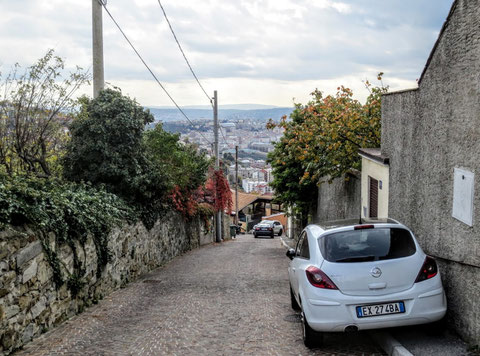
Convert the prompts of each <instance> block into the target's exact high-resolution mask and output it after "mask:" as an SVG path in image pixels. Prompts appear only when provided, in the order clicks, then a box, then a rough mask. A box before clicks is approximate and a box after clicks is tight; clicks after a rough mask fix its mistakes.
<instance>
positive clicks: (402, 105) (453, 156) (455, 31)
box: [382, 0, 480, 343]
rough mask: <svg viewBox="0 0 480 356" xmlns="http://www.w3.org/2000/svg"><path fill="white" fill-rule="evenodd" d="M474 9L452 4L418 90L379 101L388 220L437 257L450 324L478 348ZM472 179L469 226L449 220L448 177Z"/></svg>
mask: <svg viewBox="0 0 480 356" xmlns="http://www.w3.org/2000/svg"><path fill="white" fill-rule="evenodd" d="M479 118H480V6H479V1H470V0H457V1H456V2H455V3H454V7H453V8H452V12H451V13H450V16H449V19H448V21H447V23H446V25H445V27H444V29H443V31H442V33H441V34H440V37H439V40H438V42H437V44H436V46H435V48H434V50H433V52H432V55H431V56H430V58H429V61H428V63H427V67H426V70H425V71H424V73H423V75H422V77H421V80H420V82H419V88H418V89H417V90H411V91H406V92H399V93H392V94H388V95H385V96H384V97H383V99H382V154H383V155H385V156H387V157H389V158H390V200H389V214H390V216H391V217H392V218H394V219H398V220H400V221H401V222H403V223H405V224H406V225H407V226H409V227H410V228H411V229H412V230H413V232H414V233H415V234H416V236H417V237H418V239H419V242H420V244H421V245H422V247H423V249H424V250H425V252H426V253H428V254H431V255H433V256H436V257H438V260H439V261H440V267H441V268H442V275H443V281H444V285H445V287H446V290H447V298H448V303H449V307H448V309H449V312H448V317H449V319H450V322H451V323H450V324H451V325H454V326H455V327H456V330H457V332H459V333H460V334H461V335H462V336H463V337H464V338H465V339H467V340H469V341H471V342H474V343H478V341H479V340H480V304H479V299H478V296H479V295H480V184H479V182H480V179H479V178H480V177H479V174H480V121H479ZM455 168H463V169H466V170H468V171H471V172H474V173H475V174H476V175H477V177H475V180H474V181H475V186H474V213H473V226H468V225H466V224H464V223H463V222H461V221H459V220H457V219H455V218H453V217H452V206H453V177H454V169H455Z"/></svg>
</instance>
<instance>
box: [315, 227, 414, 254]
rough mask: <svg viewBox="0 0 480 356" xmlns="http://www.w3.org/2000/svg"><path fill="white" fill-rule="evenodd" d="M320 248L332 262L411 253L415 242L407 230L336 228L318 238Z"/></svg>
mask: <svg viewBox="0 0 480 356" xmlns="http://www.w3.org/2000/svg"><path fill="white" fill-rule="evenodd" d="M319 245H320V250H321V252H322V255H323V256H324V257H325V259H326V260H327V261H329V262H363V261H378V260H390V259H394V258H401V257H407V256H411V255H413V254H414V253H415V251H416V248H415V243H414V241H413V237H412V235H411V234H410V232H409V231H408V230H405V229H400V228H372V229H361V230H350V231H343V232H336V233H332V234H329V235H326V236H324V237H322V238H320V239H319Z"/></svg>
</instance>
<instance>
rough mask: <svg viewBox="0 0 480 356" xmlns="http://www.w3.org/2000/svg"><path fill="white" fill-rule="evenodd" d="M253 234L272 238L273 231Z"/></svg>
mask: <svg viewBox="0 0 480 356" xmlns="http://www.w3.org/2000/svg"><path fill="white" fill-rule="evenodd" d="M253 234H254V235H255V236H272V235H273V231H254V232H253Z"/></svg>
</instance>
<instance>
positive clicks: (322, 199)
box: [313, 172, 361, 222]
mask: <svg viewBox="0 0 480 356" xmlns="http://www.w3.org/2000/svg"><path fill="white" fill-rule="evenodd" d="M360 203H361V180H360V173H357V172H355V173H348V174H347V175H346V179H345V178H344V177H341V178H336V179H334V180H333V182H332V183H328V182H324V183H322V184H321V185H320V186H319V188H318V204H317V211H316V213H315V214H314V216H313V222H319V221H327V220H337V219H348V218H359V217H360V213H361V211H360V207H361V205H360Z"/></svg>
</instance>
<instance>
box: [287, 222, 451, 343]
mask: <svg viewBox="0 0 480 356" xmlns="http://www.w3.org/2000/svg"><path fill="white" fill-rule="evenodd" d="M287 256H288V257H289V258H290V259H291V262H290V266H289V268H288V275H289V280H290V294H291V298H292V300H291V302H292V307H293V308H294V309H297V310H301V313H302V314H301V315H302V323H303V324H302V325H303V339H304V342H305V345H306V346H308V347H316V346H320V345H321V343H322V333H323V332H341V331H355V330H364V329H377V328H389V327H396V326H405V325H414V324H425V323H431V322H435V321H438V320H440V319H442V318H443V317H444V315H445V313H446V309H447V302H446V298H445V293H444V290H443V286H442V282H441V279H440V273H439V271H438V268H437V264H436V262H435V260H434V259H433V258H432V257H429V256H427V255H425V253H424V252H423V251H422V249H421V247H420V246H419V244H418V242H417V241H416V239H415V237H414V235H413V233H412V232H411V231H410V230H409V229H408V228H407V227H406V226H404V225H402V224H400V223H398V222H397V221H395V220H392V219H385V220H382V221H380V220H374V221H364V220H362V221H361V222H359V220H358V219H356V220H340V221H331V222H326V223H322V224H316V225H309V226H307V227H306V228H305V230H304V231H303V232H302V233H301V235H300V237H299V239H298V243H297V246H296V249H290V250H288V252H287Z"/></svg>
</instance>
